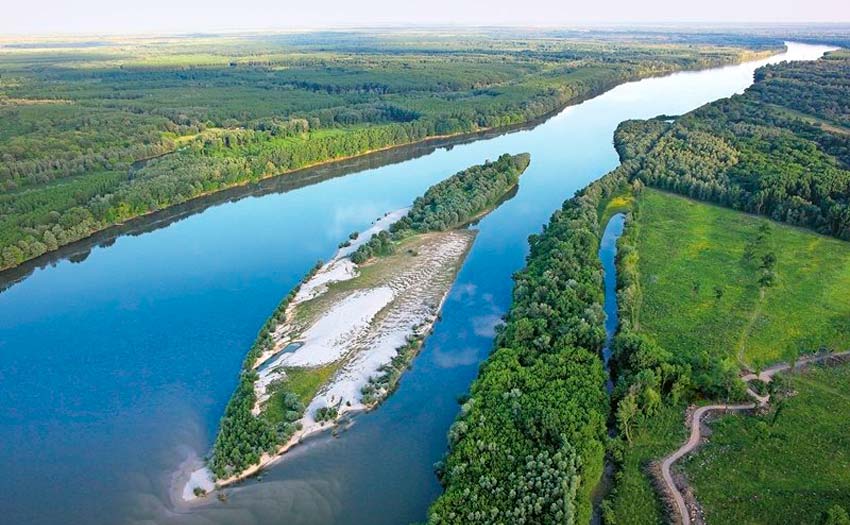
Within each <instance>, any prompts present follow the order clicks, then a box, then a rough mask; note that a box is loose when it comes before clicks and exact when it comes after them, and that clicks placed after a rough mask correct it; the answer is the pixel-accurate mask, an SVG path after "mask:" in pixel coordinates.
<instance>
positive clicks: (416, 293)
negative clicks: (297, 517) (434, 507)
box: [183, 210, 475, 501]
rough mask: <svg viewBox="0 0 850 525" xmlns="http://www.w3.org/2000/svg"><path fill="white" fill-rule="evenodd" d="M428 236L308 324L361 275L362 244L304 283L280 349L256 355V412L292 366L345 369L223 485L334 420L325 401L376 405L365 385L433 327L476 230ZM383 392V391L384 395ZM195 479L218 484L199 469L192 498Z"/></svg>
mask: <svg viewBox="0 0 850 525" xmlns="http://www.w3.org/2000/svg"><path fill="white" fill-rule="evenodd" d="M406 212H407V210H399V211H397V212H393V213H392V214H388V215H386V216H385V217H383V218H382V219H381V220H379V221H377V222H376V223H375V225H374V226H373V227H372V228H370V229H369V230H367V232H364V234H362V235H361V236H360V238H359V239H358V241H361V242H360V244H362V242H365V241H367V240H368V239H369V238H371V235H372V234H373V233H374V232H375V231H380V230H381V229H386V228H387V227H388V226H389V225H390V224H392V223H393V222H395V221H396V220H398V219H399V218H400V217H402V216H404V214H405V213H406ZM370 232H371V233H370ZM429 235H430V237H428V238H427V239H426V240H425V242H424V243H423V244H422V245H421V246H420V248H419V249H418V251H419V252H420V253H419V255H417V256H416V257H411V258H410V259H408V260H406V261H405V262H404V264H403V265H402V266H400V267H398V268H394V267H392V269H391V271H390V272H389V274H390V275H388V278H387V279H386V280H385V282H383V283H381V285H379V286H375V287H370V288H361V289H356V290H354V291H352V292H350V293H347V294H345V293H340V292H335V295H333V296H332V297H330V298H329V299H328V300H329V301H330V306H328V307H327V309H326V310H325V311H324V312H322V313H320V314H319V317H318V319H315V320H314V321H313V322H312V323H311V324H310V325H309V326H307V327H303V326H296V325H294V324H293V323H292V320H293V318H294V311H295V310H296V309H297V308H298V305H299V304H301V303H303V302H306V301H308V300H310V299H314V298H316V297H319V296H322V295H323V294H325V293H327V291H328V287H327V285H328V284H330V283H332V282H338V281H343V280H348V279H352V278H354V277H356V276H357V267H356V265H355V264H354V263H352V262H351V260H350V259H348V258H347V254H350V253H351V252H352V251H353V250H355V249H356V246H358V245H359V244H354V243H353V244H352V246H350V247H348V248H346V249H342V250H340V252H338V253H337V256H336V257H335V258H334V259H333V260H331V262H329V263H328V264H326V265H325V266H324V267H323V268H322V269H321V270H319V272H317V273H316V275H315V276H314V277H313V278H312V279H310V281H309V282H308V283H305V285H304V286H302V289H301V292H302V293H299V294H298V295H297V296H296V299H295V300H294V301H293V302H292V304H291V305H290V307H289V308H288V309H287V316H286V318H287V319H286V321H285V322H284V323H282V324H281V325H280V326H279V327H278V328H277V330H276V331H275V349H274V351H271V352H267V353H266V354H264V355H263V356H261V358H260V359H258V361H257V365H259V364H260V363H262V362H263V361H269V362H268V363H267V365H266V366H264V367H263V370H262V371H261V372H260V373H259V376H260V377H259V379H258V381H257V382H256V383H255V385H254V388H255V392H256V394H257V403H256V405H255V406H254V410H253V413H254V414H255V415H258V414H259V413H260V412H261V410H262V406H263V403H264V402H265V401H266V400H267V399H268V387H269V385H270V384H272V383H273V382H275V381H279V380H281V379H284V378H285V377H286V376H285V372H284V368H285V367H311V366H321V365H327V364H331V363H339V365H340V368H339V370H338V371H337V372H336V373H335V375H334V376H333V377H332V378H331V379H330V380H329V381H328V383H327V384H325V385H324V386H323V387H322V388H321V389H320V391H319V393H318V394H317V395H316V396H315V397H314V398H313V399H312V400H311V402H310V403H309V405H308V407H307V410H306V411H305V414H304V416H303V418H302V419H301V420H300V421H299V422H300V423H301V425H302V426H301V430H299V431H297V432H296V433H295V434H294V435H293V436H292V438H291V439H290V440H289V442H287V443H286V444H284V445H282V446H281V447H279V449H278V451H277V454H272V455H269V454H264V455H263V456H262V458H261V459H260V463H259V464H258V465H255V466H253V467H251V468H249V469H247V470H246V471H245V472H243V473H241V474H240V475H239V476H237V477H234V478H230V479H227V480H219V481H218V482H219V485H222V486H223V485H227V484H229V483H232V482H234V481H237V480H239V479H243V478H244V477H247V476H249V475H251V474H254V473H256V472H257V471H258V470H260V469H261V468H262V467H263V466H266V465H268V464H269V463H271V462H273V461H274V460H275V459H276V458H277V457H279V455H280V454H282V453H284V452H285V451H286V450H288V449H289V448H290V447H292V446H294V445H296V444H297V443H298V442H300V440H302V439H303V438H305V437H306V436H308V435H310V434H313V433H316V432H320V431H322V430H323V429H326V428H329V427H331V426H332V424H331V423H324V424H322V423H318V422H316V421H315V419H314V414H315V412H316V410H318V409H319V408H322V407H328V406H333V407H336V408H337V410H338V414H339V415H340V416H342V415H343V414H345V413H347V412H352V411H358V410H363V409H368V408H369V407H367V406H365V405H364V404H363V402H362V397H363V396H362V393H361V389H362V388H363V386H365V385H366V384H367V383H368V382H369V378H370V377H378V376H380V375H381V374H382V372H381V370H380V369H381V367H382V366H384V365H386V364H388V363H390V361H391V360H392V358H393V357H395V355H396V354H397V349H398V348H400V347H402V346H404V345H405V344H406V342H407V340H408V338H409V337H411V336H421V335H424V334H426V333H427V332H428V331H430V329H431V327H432V326H433V323H434V322H435V321H436V319H437V315H438V313H439V310H440V307H441V306H442V303H443V301H444V300H445V298H446V296H447V295H448V293H449V291H450V289H451V285H452V283H453V280H454V270H455V267H456V265H457V262H458V260H459V259H460V258H462V257H463V256H464V254H465V252H466V250H467V249H468V248H469V246H470V245H471V244H472V240H473V239H474V236H475V234H474V232H472V231H468V230H467V231H451V232H443V233H439V234H429ZM384 271H386V270H384ZM292 342H300V343H302V345H301V346H300V347H299V348H297V349H295V350H294V351H291V352H286V353H276V352H279V351H280V349H282V348H284V347H285V345H287V344H290V343H292ZM383 394H385V393H384V392H379V393H378V397H381V396H382V395H383ZM196 486H197V487H201V488H204V489H205V490H207V491H208V492H209V491H211V490H213V488H214V485H213V482H212V479H211V475H210V473H209V471H208V470H207V469H206V468H202V469H198V470H196V471H195V472H193V473H192V475H191V478H190V480H189V482H188V483H187V485H186V486H185V487H184V489H183V498H184V499H186V500H187V501H188V500H192V499H195V497H194V494H193V493H192V491H193V490H194V488H195V487H196Z"/></svg>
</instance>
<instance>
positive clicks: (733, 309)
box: [638, 189, 850, 367]
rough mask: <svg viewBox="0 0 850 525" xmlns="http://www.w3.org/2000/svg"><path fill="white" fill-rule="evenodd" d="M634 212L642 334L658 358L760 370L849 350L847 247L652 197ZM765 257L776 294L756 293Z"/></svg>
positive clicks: (669, 197)
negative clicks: (708, 360) (806, 355)
mask: <svg viewBox="0 0 850 525" xmlns="http://www.w3.org/2000/svg"><path fill="white" fill-rule="evenodd" d="M639 206H640V219H639V220H640V230H639V234H638V251H639V253H640V274H641V288H642V290H643V302H642V305H641V310H640V327H641V331H643V332H644V333H647V334H650V335H652V336H653V337H655V339H656V340H657V341H658V342H659V343H660V344H661V345H662V346H663V347H664V348H666V349H667V350H669V351H671V352H673V353H674V354H675V353H685V354H689V355H699V354H701V353H705V354H708V355H713V356H720V357H728V358H740V359H741V360H743V361H744V362H746V363H748V364H750V365H752V366H754V367H759V366H764V365H767V364H770V363H773V362H776V361H781V360H785V359H788V358H789V356H790V355H791V354H793V353H795V352H799V351H813V350H817V349H818V348H820V347H823V346H826V347H830V348H833V349H836V350H843V349H845V348H846V347H847V345H848V341H850V322H848V321H847V320H848V319H850V294H848V293H847V290H850V243H847V242H843V241H838V240H834V239H831V238H828V237H824V236H821V235H817V234H814V233H811V232H808V231H805V230H801V229H797V228H792V227H788V226H783V225H780V224H777V223H772V222H769V221H767V220H766V219H763V218H758V217H754V216H750V215H745V214H742V213H739V212H736V211H732V210H728V209H723V208H719V207H716V206H712V205H707V204H702V203H699V202H696V201H692V200H689V199H685V198H682V197H677V196H673V195H670V194H667V193H663V192H659V191H656V190H649V189H647V190H645V191H644V192H643V193H642V195H641V197H640V205H639ZM765 224H767V225H769V233H766V234H764V235H763V238H762V239H761V240H759V236H760V234H762V233H763V231H764V226H763V225H765ZM748 251H749V252H751V253H752V256H751V257H749V258H748V257H747V255H746V254H747V252H748ZM768 253H772V254H774V255H775V257H776V264H775V284H774V285H773V286H771V287H768V288H762V287H761V286H760V285H759V282H758V279H759V275H760V269H759V265H760V264H761V258H762V257H763V256H765V255H766V254H768Z"/></svg>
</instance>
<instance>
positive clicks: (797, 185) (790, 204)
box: [616, 51, 850, 240]
mask: <svg viewBox="0 0 850 525" xmlns="http://www.w3.org/2000/svg"><path fill="white" fill-rule="evenodd" d="M848 125H850V52H847V51H839V52H834V53H831V54H828V55H827V56H826V57H824V58H822V59H820V60H817V61H810V62H798V63H791V64H787V63H783V64H777V65H773V66H766V67H764V68H760V69H759V70H758V71H757V72H756V75H755V83H754V84H753V86H752V87H750V88H748V89H747V91H746V92H745V93H744V94H743V95H739V96H733V97H731V98H728V99H724V100H720V101H717V102H714V103H711V104H708V105H706V106H703V107H702V108H700V109H697V110H695V111H693V112H691V113H689V114H687V115H684V116H682V117H680V118H677V119H675V121H674V122H672V123H667V122H662V121H659V120H654V121H645V122H628V123H624V124H623V125H621V127H620V128H619V129H618V131H617V138H616V142H617V143H618V144H619V145H620V148H621V149H620V151H621V154H623V155H625V156H627V158H637V159H639V161H640V162H641V167H640V170H639V172H638V174H637V177H638V178H639V179H640V180H641V181H643V182H644V183H645V184H647V185H649V186H653V187H657V188H660V189H664V190H668V191H673V192H676V193H680V194H683V195H686V196H689V197H692V198H695V199H699V200H706V201H710V202H715V203H718V204H721V205H724V206H728V207H731V208H733V209H736V210H741V211H745V212H750V213H755V214H759V215H765V216H767V217H770V218H771V219H774V220H777V221H782V222H786V223H788V224H791V225H795V226H803V227H806V228H810V229H813V230H815V231H817V232H819V233H824V234H827V235H831V236H834V237H838V238H839V239H845V240H848V239H850V126H848ZM639 136H640V138H638V137H639Z"/></svg>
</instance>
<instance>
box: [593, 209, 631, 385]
mask: <svg viewBox="0 0 850 525" xmlns="http://www.w3.org/2000/svg"><path fill="white" fill-rule="evenodd" d="M625 223H626V216H625V215H624V214H622V213H618V214H616V215H614V216H612V217H611V219H610V220H609V221H608V224H607V225H606V226H605V233H604V234H603V235H602V242H600V243H599V260H600V262H601V263H602V270H603V271H604V272H605V303H604V308H605V347H604V348H603V349H602V362H603V363H604V364H605V371H606V372H608V393H609V394H610V393H611V391H612V390H613V389H614V383H613V382H612V381H611V374H610V370H609V367H608V362H609V361H610V360H611V354H612V352H613V348H612V347H611V344H612V342H613V339H614V335H615V334H616V333H617V326H618V325H619V323H620V317H619V314H618V311H617V241H618V240H620V236H621V235H623V227H624V226H625Z"/></svg>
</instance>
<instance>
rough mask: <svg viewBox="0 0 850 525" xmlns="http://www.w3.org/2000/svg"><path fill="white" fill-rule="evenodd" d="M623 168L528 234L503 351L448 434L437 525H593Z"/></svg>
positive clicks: (486, 367)
mask: <svg viewBox="0 0 850 525" xmlns="http://www.w3.org/2000/svg"><path fill="white" fill-rule="evenodd" d="M625 173H626V172H625V171H623V170H618V171H615V172H613V173H611V174H609V175H607V176H605V177H604V178H602V179H600V180H599V181H597V182H594V183H593V184H591V185H590V186H589V187H587V188H586V189H584V190H582V191H581V192H579V193H578V194H577V195H576V196H575V197H573V198H572V199H570V200H568V201H566V202H565V203H564V205H563V207H562V208H561V209H560V210H558V211H557V212H555V214H554V215H553V216H552V218H551V220H550V221H549V223H548V224H547V225H546V226H545V227H544V229H543V232H542V233H541V234H539V235H532V236H531V238H530V239H529V245H530V249H531V252H530V254H529V255H528V258H527V261H526V267H525V269H523V270H522V271H520V272H519V273H517V274H516V276H515V285H514V292H513V302H512V305H511V309H510V311H509V312H508V314H507V317H506V321H505V325H504V326H503V327H501V328H500V329H499V333H498V334H497V337H496V342H495V349H494V351H493V353H492V354H491V355H490V357H489V358H488V359H487V360H486V361H485V363H484V364H483V365H482V367H481V370H480V372H479V375H478V378H477V379H476V380H475V382H474V383H473V385H472V387H471V390H470V393H469V396H468V398H467V399H465V400H464V402H463V404H462V406H461V411H460V415H459V416H458V418H457V420H456V421H455V423H454V424H453V425H452V427H451V429H450V431H449V451H448V453H447V454H446V456H445V458H444V460H443V461H442V462H441V463H440V464H439V465H438V466H437V471H438V476H439V478H440V481H441V483H442V484H443V486H444V488H445V491H444V492H443V494H442V495H441V496H440V497H439V498H438V499H437V501H436V502H435V503H434V504H433V505H432V507H431V509H430V513H429V523H433V524H448V523H457V524H460V523H463V524H474V523H481V524H491V523H516V524H522V523H541V524H542V523H553V524H554V523H587V522H588V520H589V519H590V513H591V505H590V493H591V491H592V490H593V488H594V486H595V485H596V482H597V481H598V480H599V478H600V476H601V475H602V468H603V457H604V454H605V442H606V422H607V419H608V395H607V392H606V390H605V381H606V374H605V371H604V369H603V366H602V360H601V358H600V356H599V354H600V351H601V349H602V345H603V344H604V342H605V329H604V326H603V322H604V313H603V310H602V304H601V303H602V295H603V294H602V268H601V265H600V263H599V259H598V258H597V255H596V252H597V249H598V245H599V217H598V209H599V207H600V206H601V205H602V203H603V202H604V201H605V200H606V199H607V198H608V197H609V196H610V195H612V194H613V193H614V192H615V191H617V189H618V188H620V187H621V186H622V185H623V184H624V182H625Z"/></svg>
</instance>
